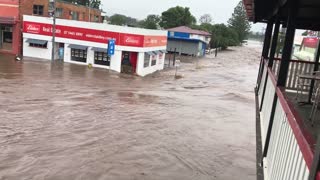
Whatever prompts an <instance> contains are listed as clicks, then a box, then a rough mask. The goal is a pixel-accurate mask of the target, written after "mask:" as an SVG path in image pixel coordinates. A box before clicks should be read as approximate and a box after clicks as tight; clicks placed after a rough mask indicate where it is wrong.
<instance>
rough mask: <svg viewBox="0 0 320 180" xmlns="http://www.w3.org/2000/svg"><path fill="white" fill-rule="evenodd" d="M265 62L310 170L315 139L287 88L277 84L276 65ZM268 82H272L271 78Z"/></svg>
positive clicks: (268, 76)
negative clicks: (269, 65)
mask: <svg viewBox="0 0 320 180" xmlns="http://www.w3.org/2000/svg"><path fill="white" fill-rule="evenodd" d="M277 61H278V62H280V59H276V61H275V63H274V64H276V62H277ZM264 63H265V69H267V70H266V71H267V72H268V74H267V76H266V77H265V78H266V79H269V78H270V79H271V82H272V84H273V86H274V87H275V89H276V95H277V97H278V102H279V103H280V105H281V107H282V109H283V111H284V113H285V115H286V119H287V121H288V124H289V125H290V128H291V129H292V132H293V134H294V137H295V139H296V141H297V144H298V146H299V149H300V151H301V153H302V156H303V159H304V161H305V163H306V165H307V167H308V169H309V170H310V169H311V166H312V162H313V157H314V145H315V139H314V138H313V137H312V135H311V133H310V132H308V131H307V129H305V128H304V125H303V119H302V118H301V116H300V115H299V113H298V112H297V110H296V109H295V108H294V105H293V104H292V103H291V101H290V100H289V98H288V97H287V95H286V89H287V88H283V87H277V86H276V84H277V80H276V79H277V77H276V74H277V73H276V72H277V71H276V72H275V71H274V66H273V68H272V69H271V68H268V67H267V64H268V63H267V61H265V62H264ZM290 63H304V64H311V65H314V63H312V62H305V61H298V60H291V61H290ZM293 69H294V68H293ZM289 73H290V72H289ZM289 78H290V77H289ZM268 82H270V80H269V81H268ZM287 85H288V84H287ZM269 86H270V85H269ZM269 101H270V100H269ZM271 101H272V100H271ZM269 103H270V102H269ZM288 148H289V147H288ZM317 180H320V172H318V174H317Z"/></svg>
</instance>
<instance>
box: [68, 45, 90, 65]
mask: <svg viewBox="0 0 320 180" xmlns="http://www.w3.org/2000/svg"><path fill="white" fill-rule="evenodd" d="M87 51H88V49H86V50H82V49H74V48H71V54H70V56H71V58H70V60H71V61H77V62H83V63H87V58H88V53H87Z"/></svg>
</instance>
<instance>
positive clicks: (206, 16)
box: [199, 14, 212, 24]
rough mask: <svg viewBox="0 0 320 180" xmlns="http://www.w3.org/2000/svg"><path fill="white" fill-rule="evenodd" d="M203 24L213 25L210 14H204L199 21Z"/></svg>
mask: <svg viewBox="0 0 320 180" xmlns="http://www.w3.org/2000/svg"><path fill="white" fill-rule="evenodd" d="M199 21H200V23H201V24H211V23H212V17H211V15H210V14H204V15H202V16H201V17H200V19H199Z"/></svg>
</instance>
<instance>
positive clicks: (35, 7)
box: [32, 4, 44, 16]
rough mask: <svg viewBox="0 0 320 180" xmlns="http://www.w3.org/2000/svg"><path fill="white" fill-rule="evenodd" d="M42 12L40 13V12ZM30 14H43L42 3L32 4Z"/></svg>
mask: <svg viewBox="0 0 320 180" xmlns="http://www.w3.org/2000/svg"><path fill="white" fill-rule="evenodd" d="M40 12H42V13H40ZM32 14H33V15H37V16H43V15H44V5H38V4H34V5H33V8H32Z"/></svg>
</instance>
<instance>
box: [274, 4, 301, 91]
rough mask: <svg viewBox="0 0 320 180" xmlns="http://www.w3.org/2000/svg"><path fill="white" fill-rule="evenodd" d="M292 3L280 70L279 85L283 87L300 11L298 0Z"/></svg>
mask: <svg viewBox="0 0 320 180" xmlns="http://www.w3.org/2000/svg"><path fill="white" fill-rule="evenodd" d="M290 3H291V4H289V5H290V6H289V7H291V8H290V10H289V16H288V21H287V32H286V37H285V41H284V47H283V51H282V60H281V64H280V71H279V75H278V82H277V85H278V86H283V87H285V86H286V81H287V76H288V70H289V63H290V59H291V53H292V47H293V41H294V35H295V31H296V29H295V23H296V15H297V12H298V2H297V0H291V1H290Z"/></svg>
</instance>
